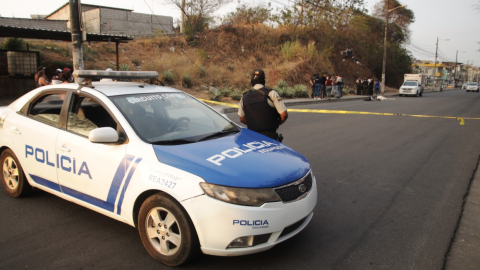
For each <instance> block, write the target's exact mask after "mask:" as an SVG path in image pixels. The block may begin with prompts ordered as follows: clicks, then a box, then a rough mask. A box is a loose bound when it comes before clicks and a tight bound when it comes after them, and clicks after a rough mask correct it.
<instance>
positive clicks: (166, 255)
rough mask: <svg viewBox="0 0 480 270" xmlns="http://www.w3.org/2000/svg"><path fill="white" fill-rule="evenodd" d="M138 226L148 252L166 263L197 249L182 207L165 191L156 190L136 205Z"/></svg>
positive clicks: (186, 257)
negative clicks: (157, 191) (138, 209)
mask: <svg viewBox="0 0 480 270" xmlns="http://www.w3.org/2000/svg"><path fill="white" fill-rule="evenodd" d="M138 228H139V232H140V238H141V239H142V243H143V245H144V246H145V249H146V250H147V251H148V253H149V254H150V255H151V256H152V257H153V258H154V259H156V260H157V261H159V262H161V263H164V264H166V265H170V266H177V265H181V264H183V263H185V262H187V261H189V260H190V259H192V258H193V257H194V256H195V255H196V254H198V252H199V250H200V245H199V242H198V237H197V234H196V231H195V228H194V226H193V223H192V221H191V220H190V218H189V217H188V215H187V213H186V211H185V210H184V209H183V208H182V207H181V206H180V205H179V204H178V203H177V202H176V201H175V200H174V199H173V198H171V197H170V196H168V195H166V194H161V193H157V194H154V195H152V196H150V197H149V198H148V199H147V200H145V202H144V203H143V204H142V206H141V208H140V213H139V216H138Z"/></svg>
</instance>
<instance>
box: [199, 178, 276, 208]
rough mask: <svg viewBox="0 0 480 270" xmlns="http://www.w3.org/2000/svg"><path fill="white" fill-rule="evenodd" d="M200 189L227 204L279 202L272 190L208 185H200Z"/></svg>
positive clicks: (254, 204)
mask: <svg viewBox="0 0 480 270" xmlns="http://www.w3.org/2000/svg"><path fill="white" fill-rule="evenodd" d="M200 187H201V188H202V189H203V191H204V192H205V193H206V194H207V195H208V196H210V197H212V198H215V199H217V200H220V201H224V202H227V203H233V204H240V205H248V206H261V205H263V204H264V203H266V202H278V201H280V197H279V196H278V194H277V193H276V192H275V191H274V190H273V189H272V188H235V187H225V186H219V185H214V184H209V183H200Z"/></svg>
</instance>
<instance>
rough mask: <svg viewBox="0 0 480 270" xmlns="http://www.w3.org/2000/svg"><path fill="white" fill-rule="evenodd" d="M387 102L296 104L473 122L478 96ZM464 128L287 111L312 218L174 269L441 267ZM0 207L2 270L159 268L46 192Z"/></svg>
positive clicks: (466, 157)
mask: <svg viewBox="0 0 480 270" xmlns="http://www.w3.org/2000/svg"><path fill="white" fill-rule="evenodd" d="M393 98H394V100H387V101H381V102H376V101H370V102H365V101H351V102H337V103H333V102H331V103H327V102H323V103H319V104H315V105H308V106H296V107H295V108H296V109H297V108H298V109H312V110H318V109H322V110H348V111H362V112H381V113H396V114H415V115H430V116H450V117H452V116H453V117H473V118H475V117H480V106H479V105H480V93H466V92H465V91H464V90H454V91H444V92H435V93H426V94H424V96H423V97H419V98H414V97H402V98H400V97H393ZM228 116H229V117H230V118H231V119H233V120H235V121H236V122H238V117H237V116H236V114H235V113H230V114H228ZM464 123H465V124H464V125H460V121H458V120H457V119H447V118H426V117H411V116H382V115H359V114H338V113H335V114H323V113H299V112H291V113H290V117H289V119H288V121H287V122H286V123H285V124H284V125H283V126H282V127H281V128H280V130H279V131H280V133H283V135H284V136H285V140H284V143H285V144H286V145H288V146H290V147H292V148H293V149H295V150H297V151H299V152H300V153H302V154H304V155H305V156H306V157H307V158H308V160H309V161H310V162H311V164H312V168H313V171H314V174H315V176H316V178H317V186H318V192H319V199H318V204H317V207H316V209H315V214H314V216H313V219H312V221H311V223H310V224H309V225H308V226H307V228H306V229H305V230H304V231H303V232H301V233H300V234H298V235H297V236H295V237H294V238H292V239H290V240H288V241H286V242H284V243H282V244H279V245H277V246H276V247H274V248H273V249H271V250H269V251H266V252H263V253H259V254H255V255H249V256H242V257H229V258H226V257H214V256H206V255H202V256H200V257H199V258H197V259H196V260H195V261H194V262H192V263H190V264H188V265H186V266H183V267H182V268H184V269H227V268H228V269H402V270H404V269H442V268H443V265H444V260H445V255H446V253H447V252H448V250H449V247H450V245H451V241H452V238H453V235H454V233H455V230H456V228H457V224H458V220H459V216H460V213H461V206H462V203H463V197H464V195H465V194H466V192H467V190H468V186H469V183H470V180H471V178H472V175H473V171H474V169H475V167H476V165H477V161H478V158H479V154H480V140H479V133H480V120H469V119H465V120H464ZM272 169H274V168H272ZM0 205H1V207H2V210H1V211H0V269H133V268H139V269H166V268H167V267H166V266H164V265H162V264H160V263H157V262H156V261H155V260H153V259H152V258H150V256H149V255H148V254H147V252H146V251H145V250H144V248H143V246H142V243H141V241H140V239H139V236H138V233H137V231H136V230H135V229H134V228H132V227H129V226H128V225H125V224H123V223H120V222H118V221H114V220H112V219H109V218H107V217H104V216H102V215H100V214H97V213H96V212H93V211H91V210H88V209H85V208H83V207H80V206H77V205H75V204H73V203H70V202H67V201H64V200H62V199H60V198H57V197H55V196H53V195H49V194H48V193H45V192H42V191H37V192H36V193H35V194H34V195H33V196H31V197H29V198H25V199H13V198H10V197H8V196H7V195H6V194H5V193H0ZM212 226H214V224H213V225H212Z"/></svg>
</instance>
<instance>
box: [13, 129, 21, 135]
mask: <svg viewBox="0 0 480 270" xmlns="http://www.w3.org/2000/svg"><path fill="white" fill-rule="evenodd" d="M11 130H12V131H13V133H15V134H18V135H20V134H22V132H21V131H20V130H18V128H16V127H12V129H11Z"/></svg>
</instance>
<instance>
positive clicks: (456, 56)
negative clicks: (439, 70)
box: [453, 50, 458, 88]
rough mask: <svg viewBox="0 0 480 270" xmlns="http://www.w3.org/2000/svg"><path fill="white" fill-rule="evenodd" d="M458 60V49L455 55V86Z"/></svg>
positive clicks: (455, 83)
mask: <svg viewBox="0 0 480 270" xmlns="http://www.w3.org/2000/svg"><path fill="white" fill-rule="evenodd" d="M457 60H458V50H457V54H456V55H455V73H454V74H453V88H455V87H456V86H457Z"/></svg>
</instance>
